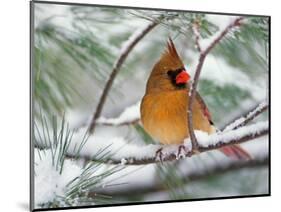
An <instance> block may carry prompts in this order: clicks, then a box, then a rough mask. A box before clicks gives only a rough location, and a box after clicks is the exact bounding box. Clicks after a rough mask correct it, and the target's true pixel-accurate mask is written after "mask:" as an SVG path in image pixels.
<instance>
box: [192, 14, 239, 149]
mask: <svg viewBox="0 0 281 212" xmlns="http://www.w3.org/2000/svg"><path fill="white" fill-rule="evenodd" d="M242 20H243V17H238V18H236V19H234V21H232V22H231V23H230V24H229V25H228V26H227V27H226V28H225V29H224V30H222V31H221V32H220V34H218V36H217V37H216V38H214V40H213V41H212V42H211V43H210V44H209V46H207V48H206V49H205V50H202V49H201V51H200V56H199V60H198V64H197V67H196V70H195V75H194V78H193V82H192V85H191V88H190V89H191V90H190V95H189V103H188V130H189V135H190V139H191V143H192V150H193V151H194V152H197V151H198V142H197V139H196V137H195V134H194V129H193V123H192V107H193V103H194V99H195V94H196V88H197V84H198V81H199V77H200V73H201V70H202V67H203V64H204V61H205V58H206V56H207V54H208V53H209V52H210V51H211V50H212V49H213V48H214V47H215V46H216V45H217V44H218V43H219V42H220V41H221V39H222V38H223V37H224V36H225V35H226V34H227V33H228V32H229V31H230V30H231V29H232V28H234V27H236V26H240V24H241V21H242ZM197 42H198V45H199V37H197ZM199 46H200V45H199Z"/></svg>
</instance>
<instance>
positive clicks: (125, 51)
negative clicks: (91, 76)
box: [89, 21, 158, 133]
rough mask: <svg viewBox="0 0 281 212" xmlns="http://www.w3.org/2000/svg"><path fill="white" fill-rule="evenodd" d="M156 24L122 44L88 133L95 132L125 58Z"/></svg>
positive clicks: (150, 25) (151, 23) (143, 29)
mask: <svg viewBox="0 0 281 212" xmlns="http://www.w3.org/2000/svg"><path fill="white" fill-rule="evenodd" d="M157 24H158V22H156V21H152V22H150V23H149V24H148V25H147V26H145V27H144V28H141V29H139V30H137V31H136V32H135V33H133V34H132V36H131V37H130V38H129V40H127V41H126V42H125V43H124V44H123V47H122V48H121V50H120V55H119V57H118V58H117V60H116V62H115V63H114V65H113V69H112V72H111V74H110V76H109V78H108V80H107V82H106V84H105V87H104V89H103V92H102V95H101V97H100V99H99V102H98V105H97V108H96V111H95V113H94V115H93V118H92V120H91V123H90V126H89V132H90V133H93V132H94V130H95V126H96V120H97V119H98V118H99V117H100V114H101V112H102V108H103V105H104V103H105V100H106V97H107V95H108V92H109V90H110V88H111V86H112V84H113V81H114V79H115V77H116V75H117V74H118V73H119V71H120V68H121V66H122V64H123V63H124V61H125V60H126V58H127V57H128V55H129V53H130V52H131V51H132V49H133V48H134V46H135V45H136V44H137V43H138V42H139V41H140V40H141V39H142V38H143V37H144V36H145V35H146V34H147V33H149V32H150V31H151V30H152V29H153V28H154V27H155V26H157Z"/></svg>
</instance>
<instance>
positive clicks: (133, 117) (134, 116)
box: [96, 102, 140, 126]
mask: <svg viewBox="0 0 281 212" xmlns="http://www.w3.org/2000/svg"><path fill="white" fill-rule="evenodd" d="M139 120H140V102H137V103H136V104H134V105H131V106H129V107H127V108H125V110H124V111H123V112H122V113H121V114H120V115H119V116H118V117H116V118H105V117H100V118H99V119H97V121H96V122H97V124H99V125H106V126H123V125H130V124H134V123H137V122H138V121H139Z"/></svg>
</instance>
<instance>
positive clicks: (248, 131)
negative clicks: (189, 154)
mask: <svg viewBox="0 0 281 212" xmlns="http://www.w3.org/2000/svg"><path fill="white" fill-rule="evenodd" d="M266 129H268V121H264V122H258V123H256V124H252V125H249V126H244V127H240V128H239V129H236V130H231V131H227V132H223V133H217V134H212V135H208V134H207V133H205V132H202V131H195V135H196V138H197V140H198V143H199V145H200V146H203V147H208V146H213V145H216V144H218V143H219V142H223V143H228V142H230V141H232V140H233V139H235V140H239V139H240V138H242V137H244V136H246V135H256V134H259V132H261V131H263V130H266Z"/></svg>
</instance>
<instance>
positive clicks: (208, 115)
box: [195, 91, 214, 125]
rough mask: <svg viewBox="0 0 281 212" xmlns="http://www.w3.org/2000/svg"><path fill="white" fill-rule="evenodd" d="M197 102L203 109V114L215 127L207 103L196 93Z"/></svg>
mask: <svg viewBox="0 0 281 212" xmlns="http://www.w3.org/2000/svg"><path fill="white" fill-rule="evenodd" d="M195 98H196V100H197V101H198V103H199V104H200V106H201V109H202V111H203V114H204V115H205V116H206V117H207V118H208V120H209V122H210V124H211V125H214V123H213V121H212V117H211V113H210V111H209V109H208V107H207V105H206V103H205V102H204V100H203V99H202V97H201V96H200V94H199V93H198V92H197V91H196V96H195Z"/></svg>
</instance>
